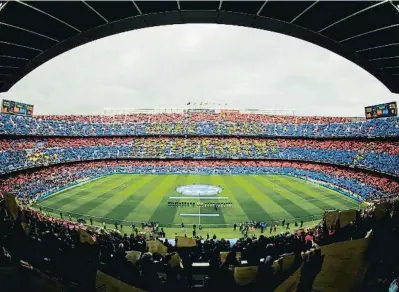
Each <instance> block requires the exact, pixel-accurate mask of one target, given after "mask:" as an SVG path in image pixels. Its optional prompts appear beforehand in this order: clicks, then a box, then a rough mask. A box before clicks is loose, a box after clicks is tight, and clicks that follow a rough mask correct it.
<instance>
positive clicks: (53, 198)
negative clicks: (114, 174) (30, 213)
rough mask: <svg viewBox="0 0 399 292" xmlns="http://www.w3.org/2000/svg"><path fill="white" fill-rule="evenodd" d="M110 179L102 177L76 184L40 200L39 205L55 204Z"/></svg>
mask: <svg viewBox="0 0 399 292" xmlns="http://www.w3.org/2000/svg"><path fill="white" fill-rule="evenodd" d="M109 179H110V177H102V178H100V179H97V180H95V181H93V182H87V183H85V184H83V185H76V186H74V187H73V188H70V189H66V190H62V191H59V192H56V193H54V194H51V195H50V196H48V197H46V198H44V199H43V200H40V201H38V205H41V206H44V207H47V206H50V205H51V204H55V203H56V202H59V201H61V200H63V199H65V198H70V197H71V196H73V195H75V194H76V193H79V192H81V191H84V190H89V189H91V188H94V187H96V186H98V185H100V184H102V183H103V182H105V181H107V180H109Z"/></svg>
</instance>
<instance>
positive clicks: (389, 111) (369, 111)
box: [364, 101, 398, 119]
mask: <svg viewBox="0 0 399 292" xmlns="http://www.w3.org/2000/svg"><path fill="white" fill-rule="evenodd" d="M364 110H365V113H366V119H375V118H386V117H396V116H397V115H398V106H397V104H396V102H395V101H393V102H389V103H383V104H377V105H372V106H367V107H365V108H364Z"/></svg>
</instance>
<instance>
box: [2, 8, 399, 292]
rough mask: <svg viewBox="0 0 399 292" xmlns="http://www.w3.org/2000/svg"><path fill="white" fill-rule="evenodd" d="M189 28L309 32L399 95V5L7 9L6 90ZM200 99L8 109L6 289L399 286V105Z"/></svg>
mask: <svg viewBox="0 0 399 292" xmlns="http://www.w3.org/2000/svg"><path fill="white" fill-rule="evenodd" d="M283 2H285V3H283ZM333 11H336V12H333ZM369 19H374V20H375V23H374V22H373V23H370V22H369ZM27 20H29V21H27ZM184 23H216V24H229V25H238V26H246V27H249V28H258V29H263V30H269V31H272V32H278V33H281V34H286V35H289V36H294V37H296V38H298V39H301V40H305V41H307V42H310V43H313V44H315V45H318V46H320V47H323V48H325V49H328V50H329V51H331V52H334V53H336V54H338V55H339V56H342V57H344V58H346V59H348V60H349V61H351V62H353V63H354V64H356V65H358V66H360V67H361V68H363V69H364V70H366V71H367V72H368V73H370V74H371V75H372V76H374V77H375V79H376V82H377V81H378V82H380V83H382V84H383V85H384V86H385V87H386V88H387V89H388V90H389V91H390V92H392V93H398V92H399V73H398V72H399V66H398V62H397V60H399V59H398V56H397V48H398V41H399V39H398V37H397V36H398V35H399V30H398V28H399V8H398V6H397V5H396V3H394V2H393V1H381V2H375V3H374V2H373V3H370V2H361V1H356V2H351V1H349V2H323V3H319V1H315V2H313V1H298V2H293V1H292V2H291V1H289V2H287V1H281V2H280V1H259V2H257V1H204V2H200V1H149V2H147V1H129V2H127V1H126V2H123V1H121V2H101V1H80V2H62V4H61V3H55V2H51V1H45V2H22V1H6V2H0V31H1V33H0V61H1V63H0V92H7V91H8V90H10V89H11V88H12V87H13V86H14V85H15V84H17V83H18V82H19V80H20V79H22V78H24V76H26V75H28V73H30V72H31V71H33V70H34V69H35V68H37V67H40V66H41V65H42V64H44V63H46V62H47V61H49V60H50V59H52V58H55V57H56V56H58V55H60V54H62V53H64V52H67V51H69V50H71V49H73V48H75V47H78V46H81V45H84V44H85V43H87V42H91V41H94V40H97V39H100V38H104V37H107V36H110V35H113V34H117V33H121V32H125V31H130V30H135V29H143V28H146V27H151V26H162V25H171V24H184ZM366 24H367V25H366ZM50 27H51V29H50ZM387 32H389V33H387ZM354 66H355V65H354ZM21 82H22V81H21ZM265 90H266V89H265ZM94 102H95V101H94V99H93V103H94ZM186 103H187V104H186V106H184V107H181V108H165V109H163V108H158V109H130V110H129V111H123V112H118V111H112V112H104V113H103V114H87V115H80V114H75V113H70V114H46V115H44V114H36V113H35V110H36V108H39V107H40V104H35V105H33V104H26V103H23V102H19V101H12V100H8V99H3V101H2V108H1V114H0V147H1V148H0V162H1V163H0V176H1V177H0V235H1V237H0V248H1V249H0V250H1V252H0V279H1V281H0V283H1V284H0V287H4V290H3V288H1V291H6V292H14V291H56V292H57V291H60V292H61V291H72V292H73V291H83V292H92V291H93V292H94V291H98V292H111V291H120V292H130V291H132V292H141V291H221V290H222V289H228V290H230V291H281V292H284V291H287V292H288V291H292V292H294V291H298V292H311V291H327V292H328V291H333V292H335V291H367V292H369V291H370V292H374V291H387V292H388V291H398V290H397V289H398V288H397V281H398V279H399V265H398V263H399V250H398V246H399V234H398V232H399V199H398V198H399V197H398V196H399V139H398V137H399V118H398V116H397V103H396V102H395V101H393V102H388V103H383V104H377V105H368V104H367V105H365V115H364V117H343V116H340V117H334V116H320V115H318V113H317V112H315V113H314V115H311V116H300V115H295V114H293V113H287V112H283V111H281V112H278V113H276V112H271V111H270V110H262V109H260V108H259V109H244V108H240V109H236V108H228V107H227V106H224V107H223V106H221V104H219V106H214V107H212V106H210V105H209V103H207V102H206V103H205V102H204V103H203V102H201V103H197V104H192V103H191V102H189V101H187V102H186ZM21 279H23V280H22V281H21ZM395 279H396V280H395ZM395 281H396V282H395ZM391 283H392V284H391ZM390 284H391V285H390ZM395 285H396V286H395ZM388 289H390V290H388ZM395 289H396V290H395Z"/></svg>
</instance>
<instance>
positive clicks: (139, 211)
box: [127, 175, 176, 221]
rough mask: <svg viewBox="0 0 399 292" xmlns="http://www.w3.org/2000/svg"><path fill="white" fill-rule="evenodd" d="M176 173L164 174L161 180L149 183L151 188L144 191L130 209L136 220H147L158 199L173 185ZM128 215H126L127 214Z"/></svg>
mask: <svg viewBox="0 0 399 292" xmlns="http://www.w3.org/2000/svg"><path fill="white" fill-rule="evenodd" d="M175 180H176V175H164V176H162V181H160V182H159V183H157V184H155V183H154V184H153V185H151V189H149V190H147V191H146V192H145V194H146V195H145V196H144V197H143V200H141V202H140V203H139V204H138V205H137V206H136V207H135V208H134V210H132V215H133V216H134V218H135V220H137V221H148V220H149V219H150V216H151V215H152V212H154V210H155V208H156V206H158V204H159V201H160V199H161V198H162V197H163V196H164V194H165V191H164V190H167V189H171V188H173V187H174V186H175V184H174V183H175ZM127 216H128V215H127Z"/></svg>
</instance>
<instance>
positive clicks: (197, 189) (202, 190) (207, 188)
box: [176, 185, 222, 196]
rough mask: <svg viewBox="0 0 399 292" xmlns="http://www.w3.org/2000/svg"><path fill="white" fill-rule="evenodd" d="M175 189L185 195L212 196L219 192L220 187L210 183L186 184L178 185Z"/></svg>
mask: <svg viewBox="0 0 399 292" xmlns="http://www.w3.org/2000/svg"><path fill="white" fill-rule="evenodd" d="M176 191H177V192H178V193H180V194H183V195H186V196H214V195H217V194H219V193H220V192H221V191H222V188H221V187H217V186H212V185H186V186H180V187H178V188H177V189H176Z"/></svg>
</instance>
